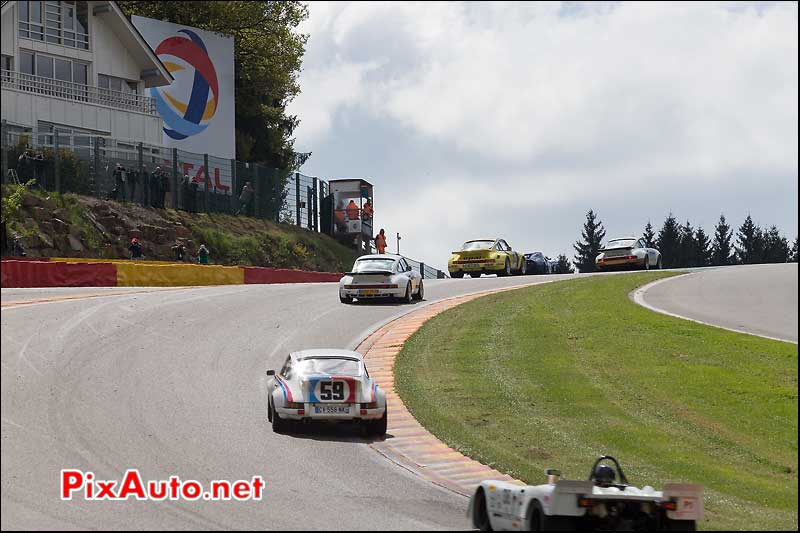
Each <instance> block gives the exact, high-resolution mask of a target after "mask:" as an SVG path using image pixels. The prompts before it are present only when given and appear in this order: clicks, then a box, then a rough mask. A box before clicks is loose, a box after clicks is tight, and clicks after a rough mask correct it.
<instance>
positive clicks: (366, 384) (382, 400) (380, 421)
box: [267, 349, 388, 437]
mask: <svg viewBox="0 0 800 533" xmlns="http://www.w3.org/2000/svg"><path fill="white" fill-rule="evenodd" d="M267 375H268V376H270V377H272V378H273V379H272V381H273V383H272V387H271V389H270V391H269V396H268V399H267V403H268V405H267V410H268V411H267V418H268V419H269V421H270V422H272V429H273V430H274V431H275V432H276V433H282V432H284V431H285V430H286V429H288V428H287V426H288V424H290V423H291V422H292V421H294V422H311V421H326V422H355V423H359V424H362V425H363V427H364V429H365V431H366V433H367V435H369V436H373V437H380V436H383V435H385V434H386V421H387V417H388V411H387V408H386V393H385V392H384V391H383V389H381V388H380V387H378V384H377V383H375V382H374V381H373V380H372V379H371V378H370V377H369V372H367V367H366V365H365V364H364V359H363V357H362V356H361V354H360V353H358V352H351V351H347V350H332V349H331V350H328V349H324V350H303V351H301V352H294V353H291V354H289V357H287V358H286V362H285V363H284V365H283V368H282V369H281V370H280V372H277V373H276V372H275V371H274V370H267Z"/></svg>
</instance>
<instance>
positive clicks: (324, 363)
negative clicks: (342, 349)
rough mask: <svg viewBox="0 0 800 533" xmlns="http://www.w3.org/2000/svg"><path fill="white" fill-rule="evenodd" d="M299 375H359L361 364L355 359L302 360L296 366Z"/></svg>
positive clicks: (324, 358) (326, 358) (323, 358)
mask: <svg viewBox="0 0 800 533" xmlns="http://www.w3.org/2000/svg"><path fill="white" fill-rule="evenodd" d="M297 368H298V371H299V372H300V373H301V374H326V375H331V376H352V377H357V376H360V375H361V363H360V362H359V361H357V360H355V359H334V358H332V357H319V358H310V359H303V360H302V361H300V362H299V363H298V365H297Z"/></svg>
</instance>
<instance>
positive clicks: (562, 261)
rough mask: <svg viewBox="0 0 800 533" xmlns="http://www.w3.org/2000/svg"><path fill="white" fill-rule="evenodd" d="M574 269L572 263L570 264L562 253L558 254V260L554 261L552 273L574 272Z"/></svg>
mask: <svg viewBox="0 0 800 533" xmlns="http://www.w3.org/2000/svg"><path fill="white" fill-rule="evenodd" d="M574 273H575V269H574V268H572V264H570V262H569V259H567V256H566V255H564V254H559V256H558V262H557V263H556V266H555V270H554V271H553V274H574Z"/></svg>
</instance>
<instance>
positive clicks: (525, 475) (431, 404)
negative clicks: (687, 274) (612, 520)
mask: <svg viewBox="0 0 800 533" xmlns="http://www.w3.org/2000/svg"><path fill="white" fill-rule="evenodd" d="M668 275H669V274H664V273H641V274H633V275H626V276H598V277H593V278H585V279H578V280H571V281H565V282H559V283H551V284H546V285H541V286H537V287H531V288H527V289H520V290H517V291H512V292H508V293H502V294H496V295H491V296H486V297H483V298H479V299H478V300H475V301H473V302H469V303H466V304H464V305H461V306H458V307H456V308H454V309H452V310H450V311H447V312H445V313H442V314H441V315H439V316H437V317H435V318H433V319H431V320H430V321H428V322H427V323H426V324H425V325H424V326H423V327H422V329H420V330H419V331H418V332H417V333H415V334H414V335H413V336H412V337H411V338H410V339H409V341H408V342H407V343H406V345H405V347H404V348H403V351H402V352H401V353H400V355H399V356H398V359H397V364H396V369H395V372H396V379H397V389H398V392H399V394H400V396H401V398H402V399H403V401H404V402H405V403H406V405H407V406H408V407H409V409H410V410H411V411H412V413H413V414H414V416H415V417H416V418H417V419H418V420H419V421H420V422H421V423H422V424H423V425H424V426H425V427H426V428H428V429H429V430H431V431H432V432H433V433H434V434H435V435H436V436H437V437H439V438H440V439H441V440H443V441H444V442H446V443H447V444H448V445H450V446H452V447H454V448H456V449H458V450H460V451H461V452H462V453H465V454H466V455H469V456H470V457H473V458H475V459H477V460H478V461H481V462H482V463H484V464H488V465H491V466H493V467H495V468H497V469H499V470H500V471H502V472H506V473H509V474H511V475H513V476H515V477H517V478H519V479H522V480H524V481H526V482H528V483H532V484H539V483H543V482H544V476H543V474H542V470H543V469H544V468H545V467H548V466H549V467H554V468H560V469H561V470H562V471H563V473H564V475H565V477H568V478H570V479H583V478H584V477H586V476H587V475H588V470H589V468H590V466H591V463H592V461H593V460H594V459H595V458H596V457H597V456H599V455H602V454H611V455H614V456H616V457H617V458H618V459H619V460H620V461H621V462H622V464H623V467H624V468H625V471H626V474H627V475H628V478H629V479H630V480H631V482H632V483H634V484H636V485H638V486H643V485H645V484H649V485H652V486H655V487H657V488H658V487H661V486H662V485H663V484H664V482H666V481H689V482H697V483H702V484H704V485H705V487H706V500H705V505H706V518H705V519H704V520H703V522H702V523H701V524H700V526H701V527H702V528H703V529H792V530H796V529H797V488H798V480H797V392H798V388H797V345H793V344H789V343H782V342H777V341H770V340H767V339H762V338H759V337H754V336H750V335H743V334H738V333H733V332H729V331H725V330H721V329H717V328H712V327H707V326H703V325H701V324H696V323H693V322H689V321H686V320H681V319H677V318H672V317H668V316H664V315H661V314H658V313H654V312H652V311H649V310H647V309H644V308H642V307H640V306H638V305H636V304H634V303H633V302H632V301H630V299H629V297H628V294H629V293H630V291H632V290H633V289H635V288H636V287H638V286H641V285H643V284H645V283H648V282H650V281H653V280H655V279H658V278H661V277H665V276H668Z"/></svg>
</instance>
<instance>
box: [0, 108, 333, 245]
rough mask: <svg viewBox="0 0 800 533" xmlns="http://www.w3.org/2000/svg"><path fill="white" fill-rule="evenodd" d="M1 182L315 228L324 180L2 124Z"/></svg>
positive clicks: (66, 130)
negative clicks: (32, 183)
mask: <svg viewBox="0 0 800 533" xmlns="http://www.w3.org/2000/svg"><path fill="white" fill-rule="evenodd" d="M0 141H1V142H2V148H1V149H0V152H1V153H2V179H3V183H8V182H14V181H19V182H26V181H29V180H34V182H35V185H34V186H35V187H37V188H41V189H44V190H48V191H55V192H71V193H76V194H83V195H87V196H94V197H97V198H103V199H111V200H118V201H124V202H135V203H139V204H141V205H145V206H152V207H162V208H175V209H182V210H186V211H191V212H213V213H227V214H232V215H247V216H252V217H257V218H263V219H268V220H272V221H274V222H285V223H290V224H295V225H298V226H300V227H303V228H306V229H310V230H313V231H320V224H319V207H320V204H321V199H322V198H324V197H325V195H327V194H328V184H327V182H325V181H324V180H320V179H318V178H315V177H311V176H305V175H303V174H300V173H298V172H291V171H287V170H282V169H275V168H270V167H266V166H264V165H260V164H258V163H247V162H242V161H235V160H230V159H224V158H219V157H214V156H210V155H208V154H197V153H192V152H186V151H183V150H177V149H171V148H164V147H161V146H154V145H148V144H144V143H134V142H126V141H120V140H117V139H112V138H109V137H101V136H92V135H86V134H85V133H77V132H73V131H72V130H70V129H69V128H59V127H58V126H43V127H41V128H39V129H38V130H31V129H25V128H16V127H14V126H10V125H8V124H6V123H5V122H3V123H2V133H0Z"/></svg>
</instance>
